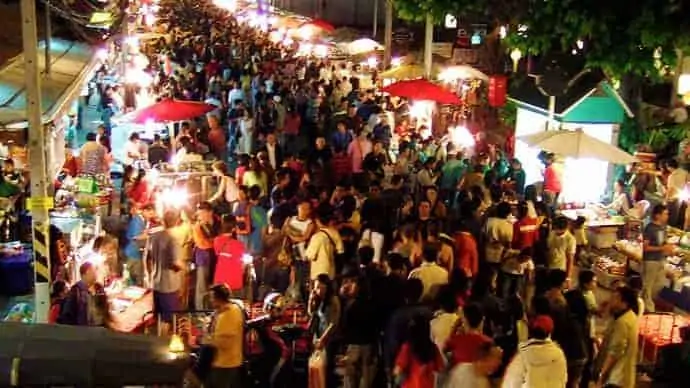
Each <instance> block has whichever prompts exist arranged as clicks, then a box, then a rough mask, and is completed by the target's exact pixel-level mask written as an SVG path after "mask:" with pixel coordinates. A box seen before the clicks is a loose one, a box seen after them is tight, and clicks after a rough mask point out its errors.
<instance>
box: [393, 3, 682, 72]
mask: <svg viewBox="0 0 690 388" xmlns="http://www.w3.org/2000/svg"><path fill="white" fill-rule="evenodd" d="M394 4H395V6H396V10H397V13H398V16H400V17H401V18H402V19H405V20H410V21H421V20H423V19H424V17H425V15H426V14H427V13H431V14H432V15H433V17H434V20H435V21H437V22H438V21H440V20H442V19H443V17H444V15H446V14H449V13H450V14H455V15H458V16H460V17H461V18H468V19H470V20H483V21H486V22H488V23H489V27H490V30H491V31H492V32H493V33H497V28H498V27H499V26H507V27H508V36H507V37H506V39H505V41H504V42H503V44H504V46H505V48H508V47H510V48H519V49H520V50H521V51H522V52H523V53H526V54H533V55H548V54H552V53H559V54H563V53H571V52H572V51H573V50H575V54H576V55H582V56H583V58H584V62H585V66H586V67H599V68H602V69H603V70H604V71H605V72H606V73H607V74H608V75H609V76H612V77H615V78H619V79H620V78H621V77H623V76H624V75H630V74H635V75H638V76H648V77H652V78H657V77H658V76H659V75H660V71H659V70H660V69H664V68H666V67H671V68H672V66H673V65H674V64H675V63H676V60H677V59H678V53H677V50H681V51H683V50H685V49H686V48H688V47H690V17H688V15H690V2H687V1H683V0H635V1H630V0H505V1H500V0H457V1H453V0H394Z"/></svg>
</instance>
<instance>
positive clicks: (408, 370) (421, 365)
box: [393, 317, 444, 388]
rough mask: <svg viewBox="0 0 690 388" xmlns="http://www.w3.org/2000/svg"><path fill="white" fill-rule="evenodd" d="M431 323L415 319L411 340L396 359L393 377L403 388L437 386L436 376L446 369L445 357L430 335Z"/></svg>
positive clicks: (405, 344)
mask: <svg viewBox="0 0 690 388" xmlns="http://www.w3.org/2000/svg"><path fill="white" fill-rule="evenodd" d="M430 331H431V329H430V328H429V321H428V320H425V319H424V318H421V317H419V318H415V320H414V321H413V322H412V326H411V327H410V338H409V339H408V341H407V342H405V343H404V344H403V346H402V348H400V351H399V352H398V356H397V357H396V359H395V369H394V370H393V377H394V378H395V380H396V381H397V382H399V386H400V387H401V388H428V387H433V386H434V385H435V374H436V373H438V372H439V371H441V370H442V369H443V367H444V362H443V356H442V355H441V353H440V352H439V350H438V347H437V346H436V344H434V342H433V341H432V340H431V336H430V335H429V333H430Z"/></svg>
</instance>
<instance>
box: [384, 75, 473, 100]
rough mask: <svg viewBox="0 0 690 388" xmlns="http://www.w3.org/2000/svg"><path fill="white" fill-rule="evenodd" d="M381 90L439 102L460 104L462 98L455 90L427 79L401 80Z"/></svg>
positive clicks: (393, 94)
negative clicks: (454, 92)
mask: <svg viewBox="0 0 690 388" xmlns="http://www.w3.org/2000/svg"><path fill="white" fill-rule="evenodd" d="M381 91H382V92H385V93H388V94H390V95H392V96H397V97H405V98H409V99H411V100H428V101H435V102H438V103H439V104H460V98H458V96H456V95H455V94H453V92H451V91H449V90H447V89H445V88H443V87H442V86H439V85H436V84H434V83H431V82H429V81H427V80H425V79H414V80H407V81H399V82H396V83H394V84H391V85H388V86H386V87H385V88H383V89H381Z"/></svg>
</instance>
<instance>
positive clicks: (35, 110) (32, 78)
mask: <svg viewBox="0 0 690 388" xmlns="http://www.w3.org/2000/svg"><path fill="white" fill-rule="evenodd" d="M21 15H22V41H23V44H24V80H25V83H26V113H27V117H28V124H29V126H28V129H27V130H28V131H29V161H30V163H31V198H30V199H29V203H28V204H29V205H30V207H31V220H32V232H33V250H34V272H35V278H34V282H35V283H34V303H35V309H36V310H35V311H36V315H35V321H36V322H39V323H43V322H47V321H48V310H49V308H50V249H49V248H48V243H49V242H48V239H49V234H48V233H49V230H50V220H49V214H48V209H50V207H51V202H52V201H51V200H52V198H50V197H48V179H47V177H46V152H45V148H46V147H45V138H44V135H43V134H44V128H43V119H42V113H43V111H42V109H41V80H40V79H39V74H40V70H39V65H38V44H37V43H38V32H37V28H36V21H37V20H36V1H35V0H22V3H21Z"/></svg>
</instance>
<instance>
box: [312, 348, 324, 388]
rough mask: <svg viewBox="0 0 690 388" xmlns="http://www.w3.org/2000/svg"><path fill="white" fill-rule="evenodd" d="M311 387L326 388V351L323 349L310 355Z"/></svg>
mask: <svg viewBox="0 0 690 388" xmlns="http://www.w3.org/2000/svg"><path fill="white" fill-rule="evenodd" d="M309 388H326V353H325V352H324V351H322V350H315V351H314V352H313V353H312V354H311V357H309Z"/></svg>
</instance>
